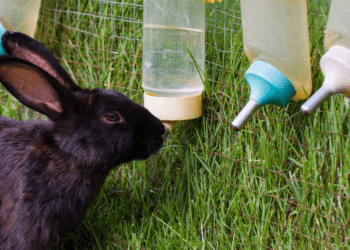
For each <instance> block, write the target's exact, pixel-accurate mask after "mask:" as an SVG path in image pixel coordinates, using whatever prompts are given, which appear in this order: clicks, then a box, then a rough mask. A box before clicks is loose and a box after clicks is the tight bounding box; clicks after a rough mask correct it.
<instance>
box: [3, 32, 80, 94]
mask: <svg viewBox="0 0 350 250" xmlns="http://www.w3.org/2000/svg"><path fill="white" fill-rule="evenodd" d="M1 43H2V46H3V48H4V49H5V51H6V53H7V54H8V55H10V56H14V57H18V58H22V59H24V60H26V61H28V62H31V63H33V64H35V65H36V66H38V67H40V68H42V69H43V70H45V71H46V72H48V73H49V74H50V75H52V76H53V77H54V78H56V80H57V81H58V82H59V83H61V84H62V85H63V86H64V87H66V88H67V89H69V90H72V91H76V90H79V89H80V87H79V86H77V85H76V84H75V83H74V82H73V80H72V79H71V78H70V76H69V75H68V73H67V72H66V71H65V70H64V69H63V67H62V66H61V65H60V63H59V62H58V61H57V59H56V58H55V57H54V56H53V55H52V54H51V53H50V51H49V50H48V49H46V48H45V47H44V46H43V45H42V44H41V43H40V42H38V41H37V40H35V39H33V38H31V37H30V36H27V35H25V34H23V33H20V32H14V31H7V32H5V33H4V35H3V36H2V37H1Z"/></svg>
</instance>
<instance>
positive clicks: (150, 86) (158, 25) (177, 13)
mask: <svg viewBox="0 0 350 250" xmlns="http://www.w3.org/2000/svg"><path fill="white" fill-rule="evenodd" d="M143 16H144V19H143V55H142V61H143V63H142V88H143V89H144V90H145V95H144V100H145V102H144V103H145V104H144V105H145V107H146V108H147V109H149V110H150V112H151V113H153V114H154V115H155V116H156V117H158V118H159V119H161V120H163V121H164V120H167V121H174V120H188V119H193V118H197V117H200V116H201V114H202V92H203V90H204V85H203V83H202V80H201V77H200V75H199V73H198V70H197V67H196V65H195V62H196V63H197V66H198V67H199V68H200V70H202V71H203V72H204V56H205V1H204V0H176V1H174V0H145V1H144V14H143ZM192 57H193V58H194V60H193V58H192Z"/></svg>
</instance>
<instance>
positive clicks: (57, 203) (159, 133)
mask: <svg viewBox="0 0 350 250" xmlns="http://www.w3.org/2000/svg"><path fill="white" fill-rule="evenodd" d="M1 42H2V46H3V47H4V49H5V51H6V54H7V55H3V56H0V82H1V83H2V84H3V86H4V87H5V88H6V89H7V90H8V91H9V92H10V93H11V94H12V95H13V96H14V97H15V98H16V99H17V100H18V101H20V102H21V103H22V104H24V105H25V106H27V107H29V108H30V109H33V110H35V111H37V112H39V113H41V114H43V115H46V116H47V117H48V119H49V120H47V121H44V120H26V121H15V120H11V119H9V118H6V117H3V116H0V249H2V250H7V249H11V250H26V249H28V250H32V249H35V250H41V249H49V248H50V247H51V246H53V245H54V244H56V243H58V242H60V239H62V237H63V236H65V235H66V234H67V232H69V231H71V230H73V229H74V228H75V226H76V225H77V224H78V223H79V222H80V221H81V219H82V217H83V215H84V213H85V211H86V209H87V208H88V206H89V204H90V203H91V202H92V201H93V199H94V198H95V197H96V196H97V195H98V194H99V191H100V189H101V186H102V185H103V183H104V181H105V179H106V177H107V175H108V173H109V171H110V170H111V169H112V168H114V167H116V166H117V165H119V164H122V163H125V162H128V161H131V160H142V159H146V158H148V157H149V156H151V155H153V154H155V153H156V152H157V151H158V150H159V149H160V148H161V146H162V144H163V134H164V133H165V126H164V125H163V124H162V122H161V121H160V120H159V119H158V118H156V117H155V116H153V115H152V114H151V113H150V112H149V111H148V110H147V109H145V108H143V107H142V106H140V105H138V104H136V103H134V102H133V101H131V100H130V99H129V98H127V97H125V96H124V95H122V94H121V93H119V92H117V91H114V90H105V89H93V90H89V89H83V88H81V87H79V86H78V85H76V84H75V83H74V82H73V80H72V79H71V78H70V76H69V75H68V73H67V72H66V71H65V70H64V69H63V67H62V66H61V65H60V64H59V62H58V61H57V59H56V58H55V57H54V56H53V55H52V54H51V53H50V52H49V50H48V49H46V48H45V47H44V46H43V45H42V44H41V43H40V42H38V41H37V40H35V39H33V38H31V37H29V36H27V35H25V34H22V33H20V32H13V31H7V32H6V33H4V35H3V36H2V38H1Z"/></svg>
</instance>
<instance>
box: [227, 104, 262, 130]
mask: <svg viewBox="0 0 350 250" xmlns="http://www.w3.org/2000/svg"><path fill="white" fill-rule="evenodd" d="M258 108H260V105H259V103H257V102H256V101H254V100H253V99H250V100H249V102H248V103H247V104H246V105H245V106H244V108H243V109H242V111H241V112H239V114H238V116H237V117H236V119H234V121H233V122H232V123H231V127H232V129H233V130H234V131H238V130H241V128H243V127H244V125H246V123H247V122H248V121H249V119H250V118H251V117H252V116H253V115H254V113H255V111H257V110H258Z"/></svg>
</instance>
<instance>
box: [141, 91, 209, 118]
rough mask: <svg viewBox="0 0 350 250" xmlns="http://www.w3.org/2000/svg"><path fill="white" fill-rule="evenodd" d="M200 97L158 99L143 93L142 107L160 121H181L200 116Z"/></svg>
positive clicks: (197, 95) (195, 95) (196, 95)
mask: <svg viewBox="0 0 350 250" xmlns="http://www.w3.org/2000/svg"><path fill="white" fill-rule="evenodd" d="M202 95H203V93H199V94H194V95H190V96H184V97H159V96H155V95H152V94H150V93H147V92H145V94H144V107H145V108H146V109H148V110H149V111H150V112H151V113H152V114H153V115H154V116H156V117H157V118H158V119H159V120H161V121H183V120H191V119H195V118H198V117H201V116H202Z"/></svg>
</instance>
